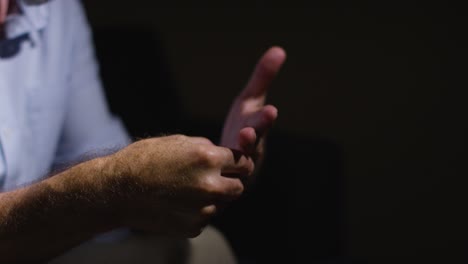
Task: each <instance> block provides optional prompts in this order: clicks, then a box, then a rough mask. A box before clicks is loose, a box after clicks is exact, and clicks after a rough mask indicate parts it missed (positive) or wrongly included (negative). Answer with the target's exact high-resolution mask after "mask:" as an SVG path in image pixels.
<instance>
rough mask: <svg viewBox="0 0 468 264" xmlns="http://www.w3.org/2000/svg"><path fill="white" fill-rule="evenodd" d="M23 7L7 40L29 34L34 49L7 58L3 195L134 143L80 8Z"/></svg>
mask: <svg viewBox="0 0 468 264" xmlns="http://www.w3.org/2000/svg"><path fill="white" fill-rule="evenodd" d="M19 4H20V7H21V8H22V9H23V12H24V14H23V15H16V16H14V17H10V18H8V22H7V25H6V31H7V35H8V37H9V38H14V37H15V36H20V35H21V34H24V33H28V34H29V38H30V41H25V42H23V43H22V45H21V51H20V52H19V53H18V54H17V55H16V56H14V57H12V58H9V59H1V58H0V191H1V190H2V189H3V190H9V189H13V188H15V187H17V186H20V185H24V184H28V183H30V182H33V181H36V180H38V179H40V178H42V177H44V176H46V175H47V174H48V173H50V169H51V168H52V166H53V165H54V164H56V163H68V162H73V161H75V160H77V159H79V158H80V156H82V155H84V154H92V155H95V154H96V153H97V154H99V153H102V151H103V150H104V151H105V150H106V149H115V148H120V147H123V146H125V145H126V144H128V143H129V138H128V136H127V134H126V132H125V129H124V127H123V126H122V124H121V122H120V121H119V119H117V118H115V117H113V116H112V114H111V113H110V112H109V110H108V107H107V104H106V101H105V97H104V93H103V90H102V87H101V82H100V80H99V76H98V67H97V63H96V61H95V57H94V51H93V46H92V42H91V41H92V38H91V34H90V30H89V26H88V23H87V21H86V17H85V15H84V12H83V8H82V6H81V4H80V3H79V1H78V0H56V1H52V2H49V3H47V4H43V5H39V6H26V5H24V4H23V3H22V2H21V1H20V3H19Z"/></svg>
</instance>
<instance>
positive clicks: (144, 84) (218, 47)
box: [84, 0, 468, 263]
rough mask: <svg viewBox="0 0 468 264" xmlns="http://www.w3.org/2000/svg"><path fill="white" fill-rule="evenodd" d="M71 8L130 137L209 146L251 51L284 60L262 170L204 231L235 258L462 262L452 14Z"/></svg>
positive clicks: (460, 56) (460, 75)
mask: <svg viewBox="0 0 468 264" xmlns="http://www.w3.org/2000/svg"><path fill="white" fill-rule="evenodd" d="M84 2H85V6H86V9H87V11H88V15H89V18H90V21H91V24H92V26H93V29H94V30H95V39H96V46H97V51H98V57H99V58H100V60H101V64H102V75H103V79H104V83H105V86H106V91H107V94H108V97H109V100H110V104H111V107H112V110H113V111H114V112H116V113H117V114H119V115H120V116H121V117H122V118H123V119H124V121H125V122H126V124H127V127H128V129H129V131H130V132H131V133H132V134H133V135H134V136H135V137H146V136H150V135H158V134H159V133H185V134H190V135H203V136H207V137H210V138H211V139H213V140H216V139H217V137H218V136H219V132H220V130H221V126H222V120H223V118H224V116H225V114H226V112H227V110H228V107H229V104H230V102H231V100H232V98H233V97H234V96H235V95H236V94H237V93H238V92H239V91H240V89H241V88H242V87H243V85H244V84H245V82H246V81H247V79H248V76H249V74H250V71H251V69H252V68H253V66H254V64H255V62H256V60H257V59H258V57H259V56H260V55H261V53H262V52H263V51H264V50H266V49H267V48H268V47H269V46H271V45H281V46H283V47H284V48H285V49H286V50H287V52H288V55H289V58H288V61H287V64H286V65H285V67H284V69H283V71H282V72H281V74H280V76H279V77H278V79H277V80H276V82H275V84H274V86H273V87H272V89H271V93H270V95H269V101H270V102H271V103H273V104H275V105H277V106H278V108H279V109H280V117H279V120H278V122H277V124H276V126H275V129H274V130H273V132H272V134H271V137H270V140H269V144H268V150H269V152H268V156H267V160H266V163H265V166H264V169H263V171H262V173H261V174H260V175H259V179H258V181H257V184H256V185H255V186H254V187H253V188H252V189H251V191H250V192H249V193H248V194H247V195H246V196H245V197H244V198H243V199H242V200H241V201H239V202H237V203H235V204H234V205H233V206H232V207H231V208H229V209H227V210H226V211H225V212H224V214H222V215H220V216H219V217H218V218H217V219H216V221H215V224H216V225H217V226H218V227H219V228H220V229H221V230H223V231H224V232H225V234H226V235H227V237H228V238H229V239H230V241H231V243H232V244H233V247H234V248H235V250H236V252H237V253H238V255H239V256H240V258H241V260H242V261H243V262H245V263H250V262H254V263H259V262H260V263H264V262H270V261H272V260H279V261H283V262H286V263H296V262H297V263H466V262H467V260H468V253H467V246H468V243H467V239H466V238H467V235H468V228H467V223H468V217H466V215H467V214H466V210H467V206H466V204H467V203H466V201H467V195H466V193H467V192H466V189H467V186H468V185H467V180H466V177H467V176H468V174H467V166H466V158H467V137H466V134H467V125H466V124H467V112H468V111H467V104H466V99H467V92H466V89H467V85H466V81H465V75H466V74H465V72H466V67H465V65H466V41H464V35H465V34H466V23H465V21H464V17H463V15H464V13H465V11H464V9H462V8H461V6H456V5H453V4H451V3H449V2H441V1H440V2H434V3H428V2H423V3H416V2H408V1H406V2H403V1H401V2H400V3H398V2H394V1H393V2H391V4H385V3H381V2H378V1H372V2H371V1H369V2H364V1H363V2H356V1H348V2H344V3H341V2H337V1H307V2H305V1H304V2H292V1H266V0H264V1H261V0H250V1H224V2H223V1H193V2H192V3H188V4H187V3H182V2H180V1H179V2H177V1H171V2H166V1H157V0H151V1H149V0H148V1H138V2H130V1H123V0H113V1H110V0H106V1H104V0H100V1H84ZM376 2H377V3H376Z"/></svg>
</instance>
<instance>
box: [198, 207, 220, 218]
mask: <svg viewBox="0 0 468 264" xmlns="http://www.w3.org/2000/svg"><path fill="white" fill-rule="evenodd" d="M216 211H217V208H216V206H215V205H209V206H205V207H203V208H202V209H201V211H200V216H201V217H202V219H207V218H211V217H213V216H214V215H215V214H216Z"/></svg>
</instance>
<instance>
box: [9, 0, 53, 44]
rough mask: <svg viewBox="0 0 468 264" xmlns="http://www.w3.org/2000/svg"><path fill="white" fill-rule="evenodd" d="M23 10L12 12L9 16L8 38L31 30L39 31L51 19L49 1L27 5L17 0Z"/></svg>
mask: <svg viewBox="0 0 468 264" xmlns="http://www.w3.org/2000/svg"><path fill="white" fill-rule="evenodd" d="M17 3H18V8H19V9H20V10H21V12H19V13H16V14H12V15H10V17H9V18H8V23H7V25H6V27H7V34H8V38H14V37H17V36H20V35H23V34H25V33H30V32H31V31H34V32H39V31H41V30H42V29H44V28H45V27H46V26H47V24H48V21H49V3H44V4H41V5H26V4H25V3H24V2H23V1H22V0H19V1H17Z"/></svg>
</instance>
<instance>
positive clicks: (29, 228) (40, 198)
mask: <svg viewBox="0 0 468 264" xmlns="http://www.w3.org/2000/svg"><path fill="white" fill-rule="evenodd" d="M104 160H105V159H104V158H98V159H94V160H91V161H88V162H84V163H82V164H79V165H77V166H75V167H72V168H71V169H69V170H67V171H64V172H62V173H60V174H57V175H55V176H53V177H51V178H48V179H46V180H43V181H41V182H38V183H36V184H33V185H31V186H28V187H24V188H21V189H18V190H14V191H10V192H5V193H1V194H0V262H2V263H12V262H25V261H41V260H47V259H50V258H52V257H54V256H56V255H58V254H60V253H62V252H63V251H65V250H67V249H70V248H71V247H73V246H76V245H78V244H80V243H81V242H83V241H85V240H88V239H90V238H92V237H93V236H94V235H96V234H98V233H100V232H104V231H107V230H110V229H112V228H114V227H115V226H117V223H113V222H112V219H115V218H114V217H111V216H112V214H113V212H111V211H110V209H109V208H111V207H109V206H108V203H109V202H110V201H111V200H112V193H113V191H112V190H106V189H110V188H108V187H104V186H109V184H107V183H104V181H106V179H107V177H105V174H106V172H105V171H106V165H105V164H107V163H106V162H105V161H104Z"/></svg>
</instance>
